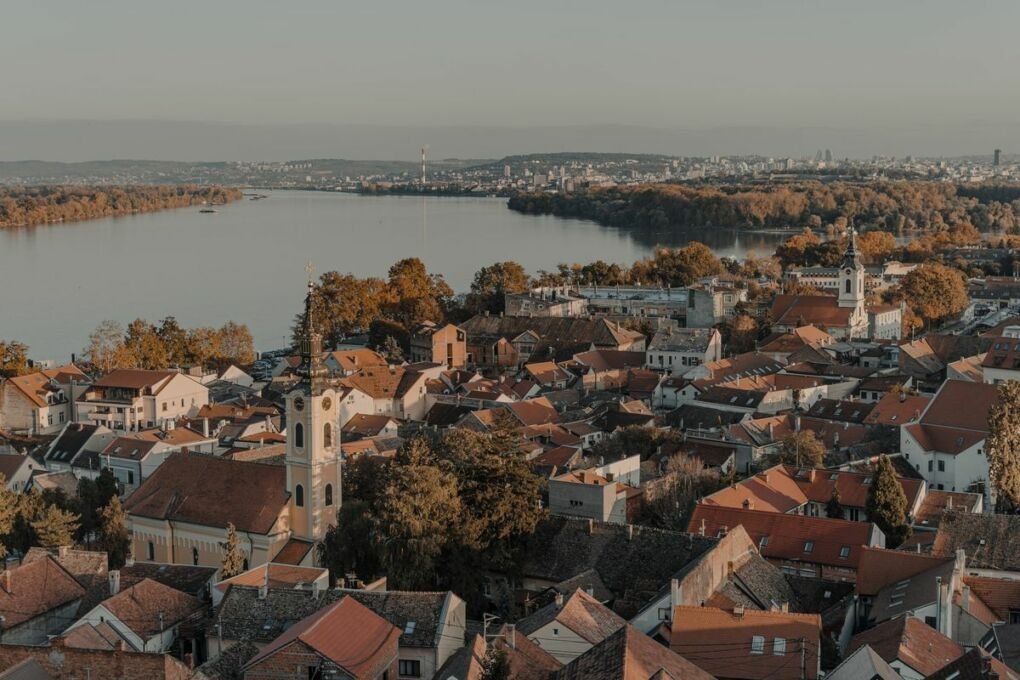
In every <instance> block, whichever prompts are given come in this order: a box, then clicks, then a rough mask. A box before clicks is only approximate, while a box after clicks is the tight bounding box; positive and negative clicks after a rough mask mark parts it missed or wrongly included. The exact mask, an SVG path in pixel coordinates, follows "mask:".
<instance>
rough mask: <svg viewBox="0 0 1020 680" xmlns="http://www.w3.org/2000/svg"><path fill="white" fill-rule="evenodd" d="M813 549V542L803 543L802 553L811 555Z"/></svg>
mask: <svg viewBox="0 0 1020 680" xmlns="http://www.w3.org/2000/svg"><path fill="white" fill-rule="evenodd" d="M814 549H815V542H814V541H804V552H805V553H808V554H811V553H812V552H814Z"/></svg>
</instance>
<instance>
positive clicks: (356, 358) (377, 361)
mask: <svg viewBox="0 0 1020 680" xmlns="http://www.w3.org/2000/svg"><path fill="white" fill-rule="evenodd" d="M328 356H329V357H332V358H333V360H334V361H336V363H337V364H338V365H339V366H340V369H341V370H342V371H344V372H350V371H358V370H361V369H363V368H367V367H369V366H385V365H386V359H384V358H383V357H382V355H381V354H379V353H378V352H375V351H373V350H370V349H347V350H340V351H337V352H330V353H329V354H328Z"/></svg>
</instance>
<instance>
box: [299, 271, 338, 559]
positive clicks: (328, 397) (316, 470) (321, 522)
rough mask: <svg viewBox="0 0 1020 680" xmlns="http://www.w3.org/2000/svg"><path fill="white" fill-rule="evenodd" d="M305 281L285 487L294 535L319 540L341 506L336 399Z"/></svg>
mask: <svg viewBox="0 0 1020 680" xmlns="http://www.w3.org/2000/svg"><path fill="white" fill-rule="evenodd" d="M313 291H314V284H313V283H312V282H311V281H309V282H308V295H307V297H306V298H305V318H304V324H303V327H302V329H301V335H300V337H299V342H298V344H299V347H298V350H299V352H300V355H301V363H300V364H299V365H298V368H297V369H296V373H297V375H298V376H299V380H298V383H297V384H296V385H295V386H294V387H293V388H291V390H290V391H289V392H288V393H287V396H286V404H287V456H286V466H287V491H289V492H290V529H291V534H292V536H293V537H295V538H301V539H304V540H308V541H321V540H322V539H323V537H325V535H326V530H327V529H328V528H329V526H330V525H331V524H334V523H335V522H336V513H337V510H338V509H339V508H340V423H339V420H340V404H339V403H338V402H339V395H338V394H337V393H336V391H335V390H334V389H333V388H332V386H331V384H330V380H329V371H328V370H327V369H326V366H325V365H324V363H323V360H322V358H323V357H322V334H321V333H319V332H318V331H317V330H316V328H315V320H314V318H313V313H312V293H313Z"/></svg>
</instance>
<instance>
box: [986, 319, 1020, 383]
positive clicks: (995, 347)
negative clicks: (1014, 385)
mask: <svg viewBox="0 0 1020 680" xmlns="http://www.w3.org/2000/svg"><path fill="white" fill-rule="evenodd" d="M981 372H982V374H983V380H984V382H986V383H989V384H991V385H1001V384H1002V383H1004V382H1006V381H1008V380H1020V326H1007V327H1006V328H1005V330H1004V331H1003V334H1002V337H999V338H995V339H994V344H992V346H991V348H990V349H989V350H988V352H987V353H985V358H984V359H983V360H982V362H981Z"/></svg>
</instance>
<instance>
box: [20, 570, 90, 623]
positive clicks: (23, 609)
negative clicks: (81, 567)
mask: <svg viewBox="0 0 1020 680" xmlns="http://www.w3.org/2000/svg"><path fill="white" fill-rule="evenodd" d="M84 596H85V588H83V587H82V585H81V584H80V583H78V581H76V580H75V579H74V577H73V576H72V575H71V574H69V573H68V572H67V570H66V569H64V568H63V567H61V566H60V565H59V564H58V563H57V561H56V560H54V559H53V558H51V557H48V556H47V557H46V558H44V559H39V560H33V561H31V562H28V563H26V564H22V565H21V566H18V567H15V568H13V569H7V570H6V571H3V572H0V615H3V617H4V624H3V629H7V630H9V629H11V628H14V627H15V626H19V625H21V624H22V623H25V622H26V621H30V620H32V619H34V618H35V617H37V616H40V615H42V614H45V613H46V612H49V611H52V610H53V609H56V608H58V607H61V606H63V605H66V604H70V603H72V602H75V601H76V600H80V599H81V598H82V597H84Z"/></svg>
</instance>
